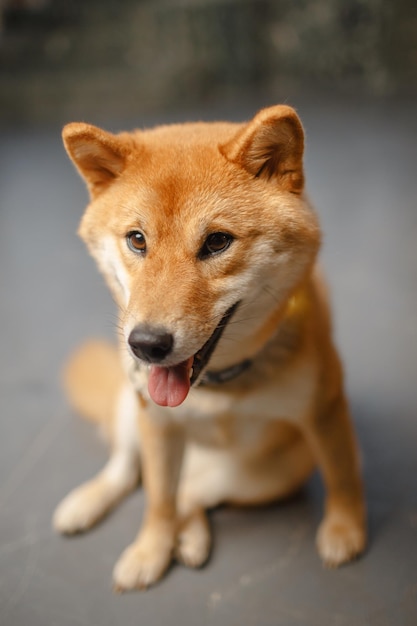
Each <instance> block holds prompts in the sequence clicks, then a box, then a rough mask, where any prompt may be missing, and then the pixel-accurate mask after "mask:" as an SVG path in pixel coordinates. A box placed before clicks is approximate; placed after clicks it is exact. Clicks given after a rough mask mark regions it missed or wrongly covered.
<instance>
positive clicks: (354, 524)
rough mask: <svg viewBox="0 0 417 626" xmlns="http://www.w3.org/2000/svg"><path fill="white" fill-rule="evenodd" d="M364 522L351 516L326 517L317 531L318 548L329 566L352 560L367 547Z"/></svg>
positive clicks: (324, 561)
mask: <svg viewBox="0 0 417 626" xmlns="http://www.w3.org/2000/svg"><path fill="white" fill-rule="evenodd" d="M365 545H366V530H365V527H364V524H363V523H360V522H358V521H356V520H355V519H353V518H351V517H347V516H346V517H341V516H337V517H332V516H329V517H328V518H325V519H324V520H323V522H322V523H321V525H320V527H319V530H318V533H317V549H318V551H319V554H320V556H321V558H322V560H323V563H324V565H326V566H327V567H338V566H339V565H343V563H348V562H349V561H352V560H353V559H355V558H356V557H357V556H359V555H360V554H361V553H362V552H363V551H364V549H365Z"/></svg>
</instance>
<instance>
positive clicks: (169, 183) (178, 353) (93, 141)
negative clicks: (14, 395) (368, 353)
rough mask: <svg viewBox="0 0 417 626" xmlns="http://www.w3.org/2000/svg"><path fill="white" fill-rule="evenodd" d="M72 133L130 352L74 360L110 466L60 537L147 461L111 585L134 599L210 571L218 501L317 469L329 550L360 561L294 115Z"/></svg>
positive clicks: (279, 486)
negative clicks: (138, 510)
mask: <svg viewBox="0 0 417 626" xmlns="http://www.w3.org/2000/svg"><path fill="white" fill-rule="evenodd" d="M63 138H64V143H65V147H66V150H67V152H68V154H69V156H70V158H71V159H72V161H73V162H74V164H75V166H76V168H77V169H78V171H79V173H80V174H81V176H82V177H83V178H84V180H85V182H86V184H87V187H88V190H89V194H90V198H91V202H90V204H89V205H88V207H87V209H86V212H85V214H84V217H83V219H82V222H81V226H80V230H79V233H80V235H81V237H82V239H83V240H84V241H85V243H86V244H87V246H88V248H89V250H90V252H91V254H92V255H93V257H94V258H95V259H96V261H97V264H98V266H99V268H100V270H101V271H102V272H103V274H104V276H105V278H106V280H107V282H108V285H109V287H110V289H111V291H112V293H113V295H114V297H115V299H116V301H117V303H118V305H119V307H120V327H121V332H120V346H119V350H117V349H116V348H112V347H111V346H108V345H106V344H100V343H90V344H87V345H85V346H84V347H83V348H81V349H80V350H79V351H78V353H76V354H75V355H74V357H73V358H72V360H71V361H70V363H69V366H68V368H67V372H66V384H67V387H68V390H69V394H70V397H71V399H72V402H73V404H74V406H75V407H76V408H77V409H78V410H79V411H80V412H81V413H84V414H85V415H86V416H89V417H91V418H92V419H94V420H96V421H98V422H100V423H101V424H103V425H105V426H106V429H107V431H108V433H109V437H110V441H111V456H110V460H109V462H108V463H107V465H106V466H105V467H104V469H103V470H102V471H101V472H100V473H99V474H98V475H97V476H96V477H95V478H93V479H92V480H91V481H89V482H87V483H85V484H83V485H81V486H80V487H78V488H77V489H75V490H74V491H73V492H71V493H70V494H69V495H68V496H67V497H66V498H65V499H64V500H63V501H62V502H61V504H60V505H59V506H58V508H57V510H56V512H55V515H54V526H55V528H56V529H57V530H58V531H60V532H62V533H67V534H71V533H77V532H81V531H85V530H87V529H89V528H90V527H91V526H93V525H94V524H95V523H96V522H97V521H98V520H100V519H101V518H102V517H103V516H105V515H106V514H107V513H108V512H109V511H110V510H111V509H112V508H113V507H114V506H115V505H116V504H117V503H118V501H119V500H120V499H121V498H123V496H125V495H126V494H127V493H128V492H130V491H131V490H133V489H134V488H135V487H136V485H137V483H138V480H139V475H140V472H141V468H142V470H143V472H142V475H143V484H144V488H145V491H146V496H147V508H146V513H145V516H144V520H143V524H142V529H141V530H140V532H139V535H138V537H137V538H136V539H135V541H134V542H133V543H132V544H131V545H130V547H128V548H127V549H126V551H125V552H124V553H123V554H122V556H121V558H120V560H119V561H118V563H117V564H116V566H115V569H114V574H113V576H114V584H115V587H116V588H117V589H119V590H130V589H134V588H145V587H147V586H149V585H152V584H153V583H155V582H156V581H157V580H159V579H160V578H161V576H162V575H163V574H164V572H165V571H166V570H167V568H168V566H169V565H170V563H171V560H172V559H173V558H174V557H175V558H176V559H178V560H179V561H180V562H182V563H184V564H185V565H188V566H191V567H199V566H201V565H202V564H203V563H204V562H205V561H206V559H207V557H208V554H209V551H210V544H211V539H210V530H209V525H208V523H207V518H206V510H207V509H208V508H210V507H214V506H216V505H218V504H220V503H237V504H240V505H254V504H258V503H259V504H261V503H266V502H269V501H272V500H275V499H279V498H284V497H287V496H289V495H290V494H291V493H293V492H294V491H296V490H298V489H299V488H300V486H301V485H302V484H303V483H304V482H305V481H306V480H307V479H308V477H309V476H310V474H311V472H312V470H313V468H314V467H315V466H316V465H318V467H319V469H320V471H321V473H322V476H323V479H324V483H325V487H326V492H327V496H326V502H325V513H324V519H323V521H322V523H321V525H320V527H319V529H318V534H317V547H318V552H319V554H320V556H321V558H322V560H323V561H324V563H325V564H327V565H329V566H338V565H340V564H342V563H345V562H347V561H349V560H351V559H352V558H354V557H355V556H357V555H358V554H360V553H361V552H362V551H363V550H364V547H365V542H366V529H365V527H366V524H365V506H364V498H363V487H362V481H361V477H360V471H359V468H358V458H357V447H356V442H355V436H354V433H353V429H352V425H351V421H350V417H349V410H348V406H347V402H346V399H345V394H344V389H343V375H342V369H341V365H340V362H339V358H338V355H337V352H336V350H335V347H334V345H333V343H332V338H331V323H330V315H329V309H328V305H327V302H326V293H325V289H324V286H323V282H322V280H321V279H320V276H319V273H318V270H317V268H316V256H317V252H318V249H319V244H320V230H319V225H318V222H317V218H316V216H315V214H314V212H313V210H312V209H311V207H310V205H309V203H308V201H307V199H306V196H305V193H304V173H303V144H304V134H303V128H302V125H301V122H300V120H299V118H298V116H297V114H296V113H295V111H294V110H293V109H292V108H290V107H288V106H274V107H271V108H267V109H263V110H261V111H260V112H259V113H258V114H257V115H255V117H254V118H253V119H252V120H251V121H249V122H248V123H243V124H234V123H189V124H177V125H171V126H160V127H157V128H155V129H152V130H146V131H135V132H132V133H121V134H117V135H115V134H111V133H108V132H105V131H103V130H101V129H99V128H96V127H94V126H91V125H88V124H84V123H73V124H68V125H67V126H66V127H65V128H64V131H63Z"/></svg>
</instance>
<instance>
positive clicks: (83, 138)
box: [62, 122, 130, 198]
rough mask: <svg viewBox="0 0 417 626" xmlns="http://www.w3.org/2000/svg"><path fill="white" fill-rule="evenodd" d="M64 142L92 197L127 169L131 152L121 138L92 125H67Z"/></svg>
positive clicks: (75, 123) (63, 134)
mask: <svg viewBox="0 0 417 626" xmlns="http://www.w3.org/2000/svg"><path fill="white" fill-rule="evenodd" d="M62 139H63V141H64V146H65V149H66V151H67V153H68V155H69V157H70V159H71V160H72V161H73V163H74V164H75V166H76V168H77V170H78V171H79V173H80V174H81V176H82V177H83V178H84V180H85V182H86V183H87V187H88V190H89V192H90V196H91V197H92V198H94V197H95V196H97V195H98V194H99V193H100V192H101V191H103V190H104V189H105V188H106V187H108V185H110V184H111V183H112V182H113V181H114V180H115V179H116V178H117V177H118V176H119V175H120V174H121V173H122V171H123V170H124V168H125V165H126V159H127V155H128V154H129V152H130V149H129V144H128V142H127V141H126V140H125V139H123V138H122V137H121V136H117V135H113V134H112V133H108V132H106V131H104V130H101V128H97V127H96V126H92V125H91V124H84V123H81V122H80V123H79V122H74V123H72V124H67V125H66V126H64V129H63V131H62Z"/></svg>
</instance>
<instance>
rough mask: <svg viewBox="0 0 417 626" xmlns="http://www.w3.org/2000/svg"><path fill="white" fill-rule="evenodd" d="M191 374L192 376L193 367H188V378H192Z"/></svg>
mask: <svg viewBox="0 0 417 626" xmlns="http://www.w3.org/2000/svg"><path fill="white" fill-rule="evenodd" d="M193 374H194V368H193V367H190V371H189V372H188V376H189V377H190V378H192V375H193Z"/></svg>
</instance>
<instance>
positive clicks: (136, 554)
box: [113, 541, 172, 592]
mask: <svg viewBox="0 0 417 626" xmlns="http://www.w3.org/2000/svg"><path fill="white" fill-rule="evenodd" d="M171 555H172V551H171V550H161V549H156V547H155V546H149V547H146V546H145V545H144V542H143V541H137V542H135V543H133V544H132V545H130V546H129V547H128V548H126V550H125V551H124V552H123V554H122V556H121V557H120V559H119V560H118V561H117V563H116V565H115V567H114V570H113V585H114V589H115V591H117V592H123V591H132V590H133V589H146V588H147V587H150V586H151V585H153V584H154V583H156V582H157V581H158V580H159V579H160V578H161V577H162V576H163V574H164V573H165V571H166V570H167V569H168V566H169V564H170V563H171Z"/></svg>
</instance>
